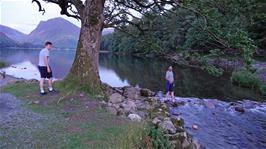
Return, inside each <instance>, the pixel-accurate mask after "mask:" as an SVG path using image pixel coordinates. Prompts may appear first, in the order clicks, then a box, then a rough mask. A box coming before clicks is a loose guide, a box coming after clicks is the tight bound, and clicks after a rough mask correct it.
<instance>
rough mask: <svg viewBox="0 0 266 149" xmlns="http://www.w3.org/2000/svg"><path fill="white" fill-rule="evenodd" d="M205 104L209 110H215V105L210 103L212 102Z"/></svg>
mask: <svg viewBox="0 0 266 149" xmlns="http://www.w3.org/2000/svg"><path fill="white" fill-rule="evenodd" d="M204 104H205V106H206V107H207V108H209V109H214V108H215V105H214V104H213V103H212V102H210V101H206V102H204Z"/></svg>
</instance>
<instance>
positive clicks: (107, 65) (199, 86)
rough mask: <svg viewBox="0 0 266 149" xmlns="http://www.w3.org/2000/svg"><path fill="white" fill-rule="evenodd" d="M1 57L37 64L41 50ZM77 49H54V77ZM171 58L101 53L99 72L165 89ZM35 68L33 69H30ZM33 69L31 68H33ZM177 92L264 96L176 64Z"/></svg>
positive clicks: (108, 79)
mask: <svg viewBox="0 0 266 149" xmlns="http://www.w3.org/2000/svg"><path fill="white" fill-rule="evenodd" d="M0 52H1V54H0V58H1V60H3V61H5V62H7V63H9V64H11V65H15V64H19V63H23V62H28V63H32V64H33V65H37V63H38V54H39V50H36V49H1V50H0ZM74 56H75V50H52V51H51V52H50V63H51V67H52V69H53V74H54V77H55V78H57V79H63V78H64V77H65V76H66V75H67V73H68V72H69V70H70V68H71V65H72V63H73V59H74ZM169 65H172V63H171V62H168V61H166V60H160V59H155V58H151V59H142V58H136V57H131V56H117V55H113V54H111V53H101V54H100V60H99V72H100V77H101V80H102V81H103V82H105V83H108V84H109V85H111V86H114V87H122V86H127V85H132V86H139V87H142V88H149V89H151V90H154V91H165V79H164V76H165V71H166V70H167V67H168V66H169ZM27 70H31V69H26V70H25V71H27ZM29 73H31V72H29ZM174 74H175V80H176V81H175V95H176V96H180V97H199V98H215V99H220V100H224V101H233V100H242V99H251V100H259V99H262V98H263V97H262V96H260V94H259V93H258V92H256V91H252V90H249V89H244V88H240V87H237V86H233V85H232V84H231V82H230V74H229V73H227V74H224V75H223V76H221V77H214V76H211V75H209V74H208V73H206V72H204V71H202V70H199V69H196V68H188V67H182V66H178V65H174Z"/></svg>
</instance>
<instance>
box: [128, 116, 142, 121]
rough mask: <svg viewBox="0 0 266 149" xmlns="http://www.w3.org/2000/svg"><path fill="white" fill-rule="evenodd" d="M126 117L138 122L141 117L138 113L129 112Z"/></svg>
mask: <svg viewBox="0 0 266 149" xmlns="http://www.w3.org/2000/svg"><path fill="white" fill-rule="evenodd" d="M128 118H129V119H130V120H131V121H134V122H140V121H141V117H140V116H139V115H138V114H129V115H128Z"/></svg>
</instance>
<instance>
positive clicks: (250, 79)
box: [231, 70, 260, 89]
mask: <svg viewBox="0 0 266 149" xmlns="http://www.w3.org/2000/svg"><path fill="white" fill-rule="evenodd" d="M231 81H232V83H234V84H237V85H239V86H241V87H246V88H252V89H258V88H259V87H260V81H259V79H258V78H257V76H256V75H255V74H254V73H251V72H250V71H248V70H240V71H235V72H233V73H232V77H231Z"/></svg>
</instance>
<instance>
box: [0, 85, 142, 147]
mask: <svg viewBox="0 0 266 149" xmlns="http://www.w3.org/2000/svg"><path fill="white" fill-rule="evenodd" d="M55 88H57V89H58V90H60V93H59V94H54V95H50V94H48V95H46V96H40V95H39V94H38V83H25V82H24V83H15V84H11V85H8V86H6V87H4V88H3V89H2V91H3V92H8V93H11V94H13V95H15V96H16V97H18V98H19V99H20V100H21V101H22V103H23V104H22V106H23V108H24V109H25V110H27V111H30V112H33V113H34V114H37V115H40V117H41V118H40V119H37V120H35V121H34V122H33V123H31V124H28V125H25V126H24V125H23V127H19V128H18V127H16V124H14V125H15V126H12V127H14V128H13V129H10V130H9V129H8V130H1V129H2V128H1V127H0V130H1V131H3V132H6V134H8V135H7V136H5V137H2V138H1V137H0V142H1V143H0V147H1V146H3V147H7V148H64V149H67V148H78V149H82V148H105V149H107V148H116V149H117V148H121V149H123V148H136V146H137V144H138V143H137V142H138V141H136V139H139V138H141V134H142V131H143V129H144V128H145V127H146V126H147V124H144V123H133V122H129V121H128V120H127V119H125V118H121V117H117V116H114V115H111V114H109V113H107V112H106V111H105V109H104V108H103V107H102V105H101V104H100V102H99V100H95V99H93V98H91V97H89V96H87V95H85V94H83V93H81V92H75V93H74V92H73V93H69V92H68V91H64V90H63V89H62V88H60V83H56V84H55ZM20 125H21V124H20ZM39 125H40V126H39ZM37 126H38V127H37ZM21 133H23V135H19V134H21ZM0 136H1V135H0ZM29 138H30V139H29Z"/></svg>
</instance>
